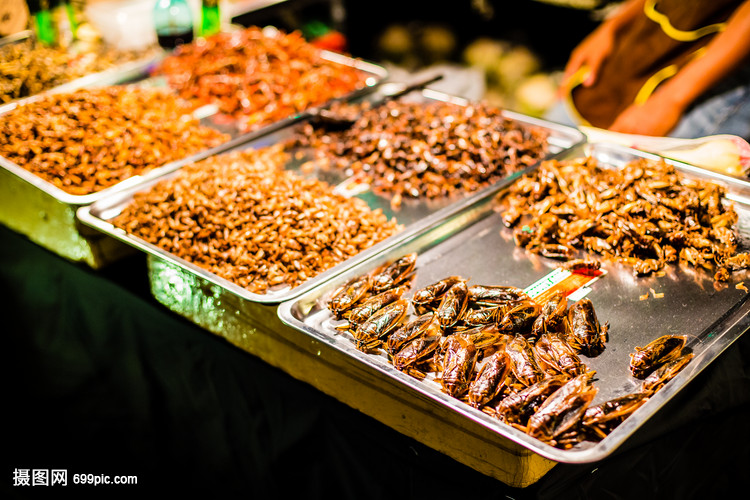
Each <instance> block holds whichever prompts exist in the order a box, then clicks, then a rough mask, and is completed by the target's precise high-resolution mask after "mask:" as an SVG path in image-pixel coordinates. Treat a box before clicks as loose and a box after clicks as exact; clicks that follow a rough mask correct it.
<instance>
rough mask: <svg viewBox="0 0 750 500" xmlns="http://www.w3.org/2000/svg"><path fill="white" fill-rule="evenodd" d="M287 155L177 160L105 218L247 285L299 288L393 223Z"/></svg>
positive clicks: (385, 233)
mask: <svg viewBox="0 0 750 500" xmlns="http://www.w3.org/2000/svg"><path fill="white" fill-rule="evenodd" d="M287 160H288V156H287V155H286V153H284V151H283V150H282V149H281V148H280V146H279V145H274V146H269V147H266V148H260V149H247V150H241V151H233V152H229V153H224V154H221V155H215V156H212V157H209V158H207V159H205V160H202V161H199V162H196V163H192V164H190V165H186V166H185V167H183V168H182V169H180V171H179V172H178V173H177V174H176V175H175V176H173V177H170V178H167V179H162V180H161V181H160V182H157V183H156V184H154V185H153V186H152V187H151V188H150V189H148V190H144V191H141V192H138V193H136V194H135V195H134V197H133V200H132V202H131V203H130V204H129V205H127V206H126V207H125V208H123V210H122V212H121V213H120V214H119V215H118V216H116V217H115V218H114V219H112V224H113V225H115V226H116V227H118V228H121V229H123V230H125V231H127V232H128V233H129V234H132V235H134V236H136V237H138V238H141V239H143V240H144V241H147V242H149V243H151V244H153V245H156V246H158V247H159V248H161V249H162V250H164V251H166V252H169V253H171V254H173V255H175V256H177V257H180V258H182V259H185V260H187V261H189V262H191V263H193V264H195V265H197V266H200V267H202V268H204V269H206V270H208V271H210V272H212V273H215V274H216V275H218V276H220V277H222V278H224V279H227V280H229V281H231V282H233V283H235V284H237V285H239V286H241V287H243V288H246V289H247V290H249V291H251V292H253V293H268V292H270V291H273V290H275V289H279V287H285V286H288V287H295V286H299V285H300V284H302V283H304V282H305V281H307V280H309V279H311V278H313V277H314V276H317V275H318V274H320V273H322V272H324V271H325V270H327V269H330V268H331V267H334V266H335V265H336V264H338V263H340V262H343V261H344V260H346V259H348V258H349V257H352V256H354V255H357V254H358V253H360V252H362V251H363V250H365V249H367V248H369V247H371V246H372V245H374V244H376V243H377V242H379V241H382V240H384V239H386V238H388V237H389V236H392V235H393V234H395V233H397V232H398V231H400V230H402V227H401V226H400V225H399V224H398V222H397V221H396V220H395V219H389V218H387V217H386V216H385V214H383V213H382V211H381V210H377V209H375V210H373V209H371V208H370V207H369V206H368V205H367V203H366V202H365V201H363V200H361V199H359V198H347V197H344V196H341V195H337V194H335V193H333V190H332V188H331V186H330V185H328V184H327V183H325V182H323V181H320V180H317V179H305V178H303V177H301V176H299V175H296V174H295V173H293V172H291V171H288V170H284V168H283V166H284V165H285V164H286V161H287Z"/></svg>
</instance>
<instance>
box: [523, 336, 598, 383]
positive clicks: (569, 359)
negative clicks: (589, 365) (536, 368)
mask: <svg viewBox="0 0 750 500" xmlns="http://www.w3.org/2000/svg"><path fill="white" fill-rule="evenodd" d="M534 351H535V353H536V357H537V359H538V360H539V364H540V366H541V367H543V368H545V369H546V370H547V371H550V372H551V373H554V374H558V373H562V374H565V375H567V376H569V377H575V376H577V375H580V374H582V373H585V371H586V366H585V365H584V364H583V362H582V361H581V358H579V357H578V354H576V351H575V349H573V348H572V347H571V346H570V344H568V343H567V342H566V341H565V339H564V338H563V337H562V336H561V335H557V334H555V333H544V334H542V335H541V336H540V337H539V338H538V339H537V340H536V342H535V343H534Z"/></svg>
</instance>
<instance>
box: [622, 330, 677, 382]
mask: <svg viewBox="0 0 750 500" xmlns="http://www.w3.org/2000/svg"><path fill="white" fill-rule="evenodd" d="M685 342H687V336H685V335H663V336H661V337H659V338H657V339H654V340H652V341H651V342H649V343H648V344H646V346H645V347H636V348H635V352H633V353H631V354H630V372H631V373H632V374H633V376H634V377H636V378H645V377H646V376H647V375H648V374H649V373H651V372H652V371H654V370H655V369H657V368H658V367H660V366H661V365H663V364H665V363H668V362H670V361H672V360H674V359H677V358H678V357H679V356H680V353H681V352H682V348H683V347H685Z"/></svg>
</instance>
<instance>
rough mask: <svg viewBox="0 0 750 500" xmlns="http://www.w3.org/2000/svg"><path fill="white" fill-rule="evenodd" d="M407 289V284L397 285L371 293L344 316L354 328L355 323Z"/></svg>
mask: <svg viewBox="0 0 750 500" xmlns="http://www.w3.org/2000/svg"><path fill="white" fill-rule="evenodd" d="M408 289H409V287H408V286H405V285H404V286H397V287H396V288H391V289H389V290H386V291H384V292H381V293H379V294H377V295H373V296H372V297H369V298H367V299H365V300H364V301H362V302H361V304H359V305H356V306H355V307H353V308H352V309H350V310H349V311H347V312H346V313H344V317H345V318H346V319H347V320H348V321H349V325H350V327H352V328H354V329H356V327H357V325H360V324H362V323H363V322H365V321H366V320H367V319H368V318H369V317H370V316H372V315H373V314H375V313H376V312H377V311H378V310H379V309H381V308H383V307H385V306H387V305H388V304H390V303H392V302H395V301H396V300H398V299H400V298H401V296H402V295H404V293H405V292H406V291H407V290H408Z"/></svg>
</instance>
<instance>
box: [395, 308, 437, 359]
mask: <svg viewBox="0 0 750 500" xmlns="http://www.w3.org/2000/svg"><path fill="white" fill-rule="evenodd" d="M441 334H442V328H441V326H440V322H438V319H437V316H436V315H435V313H434V312H432V311H430V312H427V313H424V314H422V315H420V316H417V317H416V318H414V319H412V320H411V321H409V322H408V323H406V324H404V325H402V326H400V327H399V328H397V329H396V330H395V331H394V332H393V333H391V334H390V335H389V336H388V340H387V341H386V351H388V354H390V355H391V356H393V355H395V354H396V353H397V352H398V351H400V350H401V349H402V348H403V347H404V345H406V344H407V343H408V342H411V341H412V340H414V339H416V338H417V337H422V336H430V337H432V336H439V335H441Z"/></svg>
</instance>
